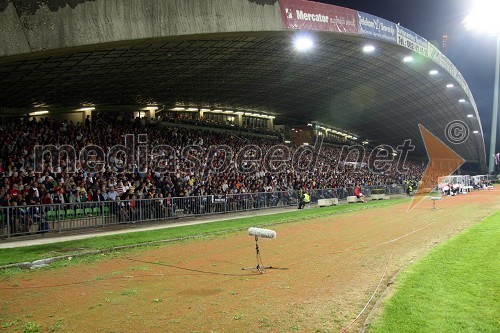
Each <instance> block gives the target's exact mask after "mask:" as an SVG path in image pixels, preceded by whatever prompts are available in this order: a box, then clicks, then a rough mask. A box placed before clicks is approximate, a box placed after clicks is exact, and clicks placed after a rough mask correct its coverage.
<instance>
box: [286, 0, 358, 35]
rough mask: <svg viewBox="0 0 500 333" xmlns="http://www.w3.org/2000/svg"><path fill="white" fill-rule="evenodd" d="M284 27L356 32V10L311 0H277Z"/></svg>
mask: <svg viewBox="0 0 500 333" xmlns="http://www.w3.org/2000/svg"><path fill="white" fill-rule="evenodd" d="M279 3H280V7H281V17H282V19H283V24H284V26H285V28H286V29H295V30H317V31H330V32H339V33H345V34H354V35H357V34H358V14H357V11H355V10H352V9H349V8H343V7H338V6H333V5H325V4H322V3H317V2H312V1H300V0H279Z"/></svg>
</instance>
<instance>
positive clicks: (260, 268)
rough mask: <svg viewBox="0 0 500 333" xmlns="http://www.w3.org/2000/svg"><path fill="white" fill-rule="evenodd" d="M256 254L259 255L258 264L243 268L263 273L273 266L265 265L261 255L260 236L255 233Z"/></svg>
mask: <svg viewBox="0 0 500 333" xmlns="http://www.w3.org/2000/svg"><path fill="white" fill-rule="evenodd" d="M255 255H256V257H257V266H255V267H249V268H242V270H252V271H258V272H259V273H260V274H262V273H264V272H265V271H266V269H270V268H273V267H272V266H264V264H263V263H262V257H261V256H260V250H259V236H257V235H255Z"/></svg>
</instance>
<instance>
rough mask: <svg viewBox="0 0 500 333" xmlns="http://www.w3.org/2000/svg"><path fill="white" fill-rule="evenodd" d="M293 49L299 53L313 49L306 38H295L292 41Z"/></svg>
mask: <svg viewBox="0 0 500 333" xmlns="http://www.w3.org/2000/svg"><path fill="white" fill-rule="evenodd" d="M294 45H295V49H296V50H297V51H300V52H305V51H309V50H310V49H312V48H313V47H314V42H313V40H312V39H311V38H309V37H306V36H300V37H297V38H296V39H295V41H294Z"/></svg>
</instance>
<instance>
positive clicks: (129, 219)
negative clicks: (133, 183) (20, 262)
mask: <svg viewBox="0 0 500 333" xmlns="http://www.w3.org/2000/svg"><path fill="white" fill-rule="evenodd" d="M372 188H385V189H386V193H387V194H401V193H404V188H403V187H402V186H397V187H396V186H385V187H384V186H378V187H372ZM372 188H370V187H365V188H364V189H363V192H364V194H365V195H366V196H370V193H371V189H372ZM307 192H308V193H309V195H310V197H311V203H312V204H314V203H317V201H318V199H329V198H338V199H339V200H345V199H346V198H347V196H352V195H354V189H353V188H334V189H316V190H308V191H307ZM298 203H299V191H295V190H294V191H281V192H263V193H260V192H259V193H244V194H226V195H205V196H194V197H176V198H171V197H167V198H153V199H141V200H120V199H118V200H117V201H105V202H79V203H64V204H47V205H30V206H10V207H0V238H8V237H11V236H18V235H29V234H35V233H47V232H62V231H68V230H75V229H84V228H100V227H104V226H109V225H117V224H126V223H141V222H146V221H162V220H170V219H176V218H181V217H194V216H202V215H210V214H226V213H233V212H243V211H251V210H261V209H273V208H280V207H289V206H297V205H298Z"/></svg>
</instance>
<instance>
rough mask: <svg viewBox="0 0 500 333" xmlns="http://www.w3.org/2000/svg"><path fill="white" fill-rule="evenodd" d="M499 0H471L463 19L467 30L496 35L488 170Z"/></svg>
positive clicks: (499, 72) (499, 86) (499, 71)
mask: <svg viewBox="0 0 500 333" xmlns="http://www.w3.org/2000/svg"><path fill="white" fill-rule="evenodd" d="M499 12H500V1H498V0H475V1H473V2H472V6H471V12H470V14H469V15H467V17H466V18H465V20H464V25H465V27H466V28H467V29H468V30H476V31H480V32H483V33H485V34H487V35H489V36H496V40H497V51H496V65H495V85H494V88H493V112H492V115H491V135H490V155H489V156H490V157H489V162H488V172H490V173H493V172H494V171H495V164H496V160H495V153H496V141H497V140H496V139H497V128H498V98H499V96H498V95H499V90H500V20H498V13H499Z"/></svg>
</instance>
